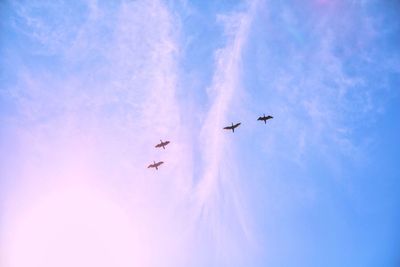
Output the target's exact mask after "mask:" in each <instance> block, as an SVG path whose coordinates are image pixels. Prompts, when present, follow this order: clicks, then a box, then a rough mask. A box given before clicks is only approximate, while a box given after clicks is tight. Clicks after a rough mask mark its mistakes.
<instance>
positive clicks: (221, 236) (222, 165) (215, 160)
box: [195, 1, 258, 264]
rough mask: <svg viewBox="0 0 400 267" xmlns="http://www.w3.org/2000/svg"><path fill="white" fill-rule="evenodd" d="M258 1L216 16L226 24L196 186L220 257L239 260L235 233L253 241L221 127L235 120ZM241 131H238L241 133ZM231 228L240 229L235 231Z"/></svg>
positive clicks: (200, 207)
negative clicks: (238, 11)
mask: <svg viewBox="0 0 400 267" xmlns="http://www.w3.org/2000/svg"><path fill="white" fill-rule="evenodd" d="M257 2H258V1H253V2H251V4H249V6H248V10H247V12H243V13H233V14H230V15H221V16H219V17H218V19H219V20H220V21H221V22H222V23H223V24H224V27H225V34H226V36H227V43H226V46H225V47H223V48H221V49H219V50H218V51H217V52H216V54H215V71H214V76H213V80H212V84H211V85H210V87H209V88H208V96H209V99H210V102H211V104H210V109H209V110H208V113H207V116H206V118H205V121H204V125H203V127H202V129H201V134H200V139H201V141H200V144H201V146H202V158H203V163H204V165H203V166H204V168H203V174H202V178H201V180H200V181H199V183H198V184H197V187H196V195H195V196H196V201H197V205H198V207H197V216H199V218H201V219H202V220H204V221H205V222H206V223H208V224H209V229H211V231H212V232H213V235H214V238H215V241H216V250H217V252H218V253H219V257H221V258H223V259H224V260H228V259H229V258H230V259H231V261H237V260H238V258H240V257H237V255H238V254H236V253H239V254H240V247H241V246H240V245H239V243H240V242H241V241H240V240H241V238H237V239H236V237H233V235H235V236H240V232H241V234H242V235H243V236H244V239H245V240H246V242H252V241H253V240H251V239H252V238H251V231H250V229H249V226H248V222H247V221H246V218H245V214H244V213H245V210H244V208H243V206H242V201H244V199H241V196H240V190H239V184H238V178H239V176H238V169H237V168H236V166H235V165H236V164H237V162H236V159H235V156H234V153H235V152H234V151H235V149H234V143H232V142H231V141H230V140H231V139H229V136H227V135H231V134H232V133H231V132H225V131H224V130H222V127H223V126H225V125H229V124H230V123H231V120H235V121H233V122H234V123H236V122H237V121H236V120H237V119H238V118H233V117H229V116H228V115H229V114H232V113H234V112H232V111H231V110H232V109H235V105H234V101H233V100H234V99H235V97H237V96H238V95H240V92H241V90H242V83H241V62H242V52H243V47H244V46H245V45H246V42H247V39H248V35H249V30H250V27H251V23H252V19H253V17H254V14H255V12H256V7H257V5H258V3H257ZM240 130H241V129H238V131H239V132H240ZM236 134H237V133H236ZM236 223H238V224H239V228H235V230H232V229H229V228H230V227H228V225H229V224H236ZM230 231H239V232H235V234H233V232H230ZM232 238H233V239H232ZM242 249H243V247H242ZM242 252H243V251H242ZM231 264H233V262H231Z"/></svg>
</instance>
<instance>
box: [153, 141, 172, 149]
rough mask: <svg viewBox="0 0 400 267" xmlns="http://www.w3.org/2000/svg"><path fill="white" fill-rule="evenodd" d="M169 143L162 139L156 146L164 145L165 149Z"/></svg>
mask: <svg viewBox="0 0 400 267" xmlns="http://www.w3.org/2000/svg"><path fill="white" fill-rule="evenodd" d="M168 144H169V141H165V142H163V141H162V140H160V143H159V144H157V145H156V146H155V147H162V148H163V149H165V146H166V145H168Z"/></svg>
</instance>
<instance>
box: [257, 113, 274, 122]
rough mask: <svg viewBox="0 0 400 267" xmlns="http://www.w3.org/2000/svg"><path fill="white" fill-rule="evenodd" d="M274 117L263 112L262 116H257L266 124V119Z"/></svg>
mask: <svg viewBox="0 0 400 267" xmlns="http://www.w3.org/2000/svg"><path fill="white" fill-rule="evenodd" d="M273 118H274V117H272V116H270V115H268V116H265V114H264V116H262V117H258V119H257V120H258V121H264V123H265V124H267V120H270V119H273Z"/></svg>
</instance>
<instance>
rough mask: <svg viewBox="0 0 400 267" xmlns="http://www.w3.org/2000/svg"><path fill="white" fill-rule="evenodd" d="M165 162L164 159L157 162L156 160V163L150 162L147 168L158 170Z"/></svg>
mask: <svg viewBox="0 0 400 267" xmlns="http://www.w3.org/2000/svg"><path fill="white" fill-rule="evenodd" d="M163 163H164V162H163V161H159V162H157V163H156V162H155V161H154V163H153V164H150V165H149V166H148V167H147V168H156V170H158V167H159V166H160V165H161V164H163Z"/></svg>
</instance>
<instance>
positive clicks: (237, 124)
mask: <svg viewBox="0 0 400 267" xmlns="http://www.w3.org/2000/svg"><path fill="white" fill-rule="evenodd" d="M240 124H241V123H240V122H239V123H236V124H235V125H234V126H233V127H234V128H236V127H238V126H239V125H240Z"/></svg>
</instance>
